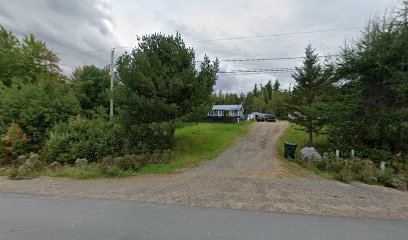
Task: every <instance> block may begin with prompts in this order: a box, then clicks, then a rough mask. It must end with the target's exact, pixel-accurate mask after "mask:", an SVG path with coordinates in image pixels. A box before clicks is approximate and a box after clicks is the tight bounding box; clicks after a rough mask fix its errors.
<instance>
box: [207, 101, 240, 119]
mask: <svg viewBox="0 0 408 240" xmlns="http://www.w3.org/2000/svg"><path fill="white" fill-rule="evenodd" d="M208 116H209V117H224V116H228V117H237V118H243V117H244V106H243V105H242V104H235V105H214V106H213V107H212V111H211V112H209V113H208Z"/></svg>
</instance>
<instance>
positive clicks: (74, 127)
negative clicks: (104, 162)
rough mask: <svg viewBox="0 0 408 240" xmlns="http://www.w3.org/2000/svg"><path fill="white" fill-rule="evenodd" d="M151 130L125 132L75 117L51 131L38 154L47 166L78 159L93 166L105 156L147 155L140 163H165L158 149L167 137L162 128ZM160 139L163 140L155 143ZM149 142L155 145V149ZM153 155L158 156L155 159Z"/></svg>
mask: <svg viewBox="0 0 408 240" xmlns="http://www.w3.org/2000/svg"><path fill="white" fill-rule="evenodd" d="M155 126H156V127H157V128H155V131H153V128H149V127H148V126H146V129H144V128H143V126H142V125H140V126H133V127H132V129H133V130H128V129H124V128H122V127H121V126H120V125H119V124H117V123H116V122H115V121H109V120H107V119H105V118H103V117H99V118H96V119H91V120H88V119H84V118H81V117H77V118H74V119H71V120H70V121H69V122H68V123H60V124H57V125H56V126H54V127H53V129H52V130H51V134H50V138H49V139H48V140H47V141H46V143H45V146H44V148H43V149H42V151H41V157H42V159H43V160H45V161H47V162H49V163H51V162H54V161H57V162H59V163H61V164H73V163H74V162H75V160H76V159H79V158H87V159H88V160H89V162H97V161H98V160H100V159H102V158H104V157H105V156H108V155H112V156H114V157H116V156H124V155H125V156H126V155H133V154H136V155H144V154H148V155H149V158H148V159H144V160H143V159H142V160H140V161H142V162H165V161H167V160H166V159H165V158H166V157H165V155H163V150H162V149H161V148H164V147H163V146H168V144H165V143H167V142H168V141H169V139H168V138H170V135H169V134H170V133H169V134H167V133H166V134H165V135H163V134H164V133H163V131H164V129H166V127H163V128H160V127H158V125H157V124H156V125H155ZM163 126H164V125H163ZM169 131H170V130H169ZM162 138H163V139H164V140H160V141H159V140H158V139H162ZM151 142H156V145H154V144H153V143H151ZM161 143H162V145H161ZM156 151H157V152H160V154H158V155H157V156H156V155H155V152H156ZM150 155H151V156H150ZM123 161H126V160H123Z"/></svg>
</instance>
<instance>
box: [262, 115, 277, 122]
mask: <svg viewBox="0 0 408 240" xmlns="http://www.w3.org/2000/svg"><path fill="white" fill-rule="evenodd" d="M264 119H265V120H264V121H266V122H276V117H275V116H273V115H270V114H268V115H265V117H264Z"/></svg>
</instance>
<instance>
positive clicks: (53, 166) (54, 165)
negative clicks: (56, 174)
mask: <svg viewBox="0 0 408 240" xmlns="http://www.w3.org/2000/svg"><path fill="white" fill-rule="evenodd" d="M61 167H62V165H61V163H59V162H53V163H51V164H50V168H51V169H52V170H53V171H55V170H57V169H58V168H61Z"/></svg>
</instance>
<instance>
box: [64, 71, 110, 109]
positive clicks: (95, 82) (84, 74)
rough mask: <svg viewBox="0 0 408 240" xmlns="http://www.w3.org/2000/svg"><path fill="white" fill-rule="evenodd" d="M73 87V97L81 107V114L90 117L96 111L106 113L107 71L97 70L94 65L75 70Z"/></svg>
mask: <svg viewBox="0 0 408 240" xmlns="http://www.w3.org/2000/svg"><path fill="white" fill-rule="evenodd" d="M72 81H73V82H74V86H75V96H76V97H77V99H78V101H79V104H80V106H81V113H83V114H84V115H86V116H88V117H92V116H94V115H95V114H97V113H98V111H99V110H98V109H99V108H102V109H104V112H105V113H107V112H108V111H107V109H108V108H109V86H110V80H109V69H108V68H107V67H105V68H103V69H99V68H97V67H95V66H94V65H90V66H83V67H81V68H77V69H75V71H74V73H73V74H72Z"/></svg>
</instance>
